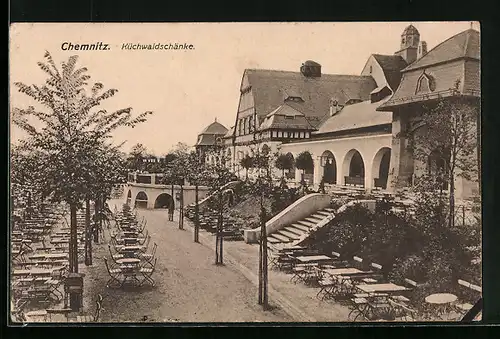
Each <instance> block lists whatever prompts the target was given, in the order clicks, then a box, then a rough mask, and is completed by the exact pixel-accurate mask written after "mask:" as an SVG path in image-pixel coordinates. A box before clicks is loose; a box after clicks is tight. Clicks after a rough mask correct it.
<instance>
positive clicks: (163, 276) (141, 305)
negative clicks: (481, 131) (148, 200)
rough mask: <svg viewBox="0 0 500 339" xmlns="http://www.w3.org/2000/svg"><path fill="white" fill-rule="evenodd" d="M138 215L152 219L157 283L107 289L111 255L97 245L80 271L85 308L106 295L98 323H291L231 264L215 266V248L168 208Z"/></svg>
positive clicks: (144, 211)
mask: <svg viewBox="0 0 500 339" xmlns="http://www.w3.org/2000/svg"><path fill="white" fill-rule="evenodd" d="M110 205H111V204H110ZM111 208H113V206H111ZM139 215H140V217H141V218H142V215H144V216H145V217H146V219H147V221H148V223H147V226H146V227H147V229H148V231H149V234H150V235H151V237H152V238H151V243H150V248H151V247H152V245H153V243H154V242H156V243H157V244H158V249H157V251H156V256H157V258H158V262H157V267H156V272H155V274H154V275H153V278H154V280H155V281H156V287H154V288H150V287H142V288H140V289H138V290H119V289H118V290H113V289H108V288H106V286H105V285H106V281H107V279H108V275H107V272H106V268H105V266H104V262H103V259H102V258H103V257H104V256H106V257H109V253H108V249H107V244H99V245H96V246H95V248H94V251H93V253H94V265H93V266H90V267H85V266H83V265H82V266H81V272H83V273H86V277H85V284H86V285H85V288H84V289H85V296H84V297H85V305H86V307H90V308H91V309H92V308H93V306H94V305H93V302H92V299H93V298H95V296H96V295H97V293H101V294H102V295H103V297H104V301H103V305H102V307H103V311H102V313H101V319H100V321H103V322H129V321H132V322H136V321H140V320H141V319H142V318H143V317H147V319H148V321H159V322H168V321H181V322H254V321H258V322H269V321H276V322H283V321H285V322H286V321H292V320H291V319H290V317H289V316H288V315H287V314H286V313H285V312H283V311H282V310H280V309H279V308H275V309H273V310H272V311H267V312H264V311H262V308H261V307H260V306H259V305H258V304H257V288H256V287H255V286H254V285H253V284H252V283H251V282H250V281H248V280H247V279H246V278H245V277H244V276H243V275H242V274H241V273H239V272H238V271H237V270H236V268H235V267H232V265H231V264H228V265H226V266H215V265H214V250H212V249H210V248H207V247H205V246H203V245H200V244H195V243H194V242H193V240H192V233H191V232H189V231H187V230H179V229H178V226H177V223H174V222H168V221H167V213H166V211H162V210H140V211H139ZM106 239H108V240H109V235H107V234H106Z"/></svg>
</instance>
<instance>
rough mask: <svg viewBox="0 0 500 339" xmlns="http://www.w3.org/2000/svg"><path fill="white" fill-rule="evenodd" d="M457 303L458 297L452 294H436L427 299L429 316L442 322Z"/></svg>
mask: <svg viewBox="0 0 500 339" xmlns="http://www.w3.org/2000/svg"><path fill="white" fill-rule="evenodd" d="M455 301H457V296H456V295H454V294H451V293H435V294H431V295H429V296H427V297H425V302H426V304H427V306H428V307H427V310H428V313H429V314H428V315H430V316H436V317H438V318H439V319H441V320H445V319H444V318H443V317H444V316H445V315H447V314H449V313H450V312H451V311H453V308H452V304H453V303H454V302H455Z"/></svg>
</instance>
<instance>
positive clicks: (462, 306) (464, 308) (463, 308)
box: [454, 279, 482, 319]
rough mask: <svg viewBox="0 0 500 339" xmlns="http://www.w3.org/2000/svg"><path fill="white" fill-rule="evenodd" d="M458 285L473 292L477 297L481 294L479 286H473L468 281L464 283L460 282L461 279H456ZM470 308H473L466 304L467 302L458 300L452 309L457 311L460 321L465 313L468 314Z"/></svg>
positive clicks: (463, 281) (471, 305)
mask: <svg viewBox="0 0 500 339" xmlns="http://www.w3.org/2000/svg"><path fill="white" fill-rule="evenodd" d="M458 284H459V285H460V286H463V287H465V288H467V289H469V290H471V291H474V292H478V293H479V295H481V293H482V288H481V286H477V285H474V284H471V283H470V282H468V281H465V280H462V279H458ZM472 307H474V305H473V304H471V303H469V302H467V301H464V300H460V301H458V302H457V303H456V304H454V308H455V309H456V310H457V312H458V313H459V316H460V319H461V318H462V317H463V316H464V315H465V314H467V312H469V311H470V310H471V309H472Z"/></svg>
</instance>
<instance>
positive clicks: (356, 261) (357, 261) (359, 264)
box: [352, 256, 364, 269]
mask: <svg viewBox="0 0 500 339" xmlns="http://www.w3.org/2000/svg"><path fill="white" fill-rule="evenodd" d="M352 259H353V260H354V265H353V266H354V267H355V268H358V269H363V267H364V266H363V259H362V258H360V257H358V256H354V257H352Z"/></svg>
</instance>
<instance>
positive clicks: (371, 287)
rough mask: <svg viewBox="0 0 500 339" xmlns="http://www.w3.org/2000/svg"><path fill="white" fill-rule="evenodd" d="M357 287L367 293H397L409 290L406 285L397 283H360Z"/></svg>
mask: <svg viewBox="0 0 500 339" xmlns="http://www.w3.org/2000/svg"><path fill="white" fill-rule="evenodd" d="M356 287H357V288H358V289H360V290H361V291H363V292H365V293H377V292H386V293H396V292H401V291H407V290H408V288H406V287H404V286H400V285H396V284H393V283H384V284H359V285H357V286H356Z"/></svg>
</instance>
